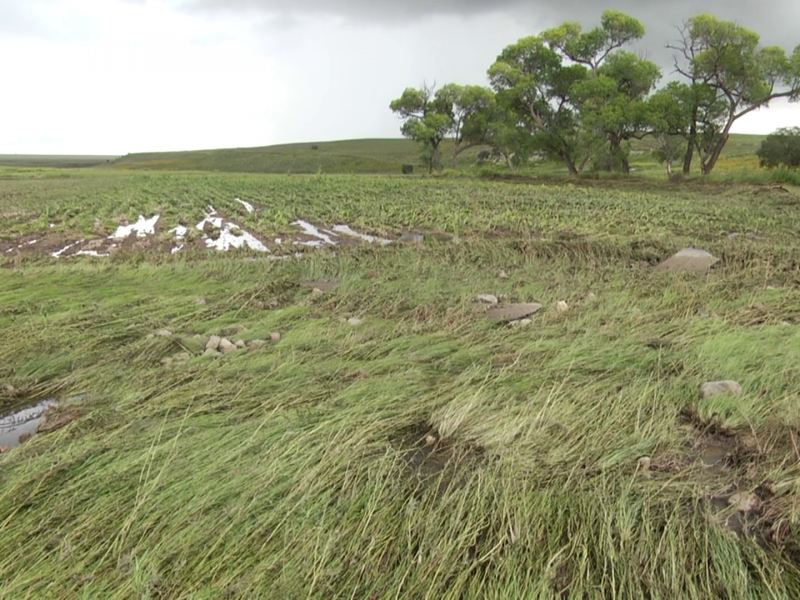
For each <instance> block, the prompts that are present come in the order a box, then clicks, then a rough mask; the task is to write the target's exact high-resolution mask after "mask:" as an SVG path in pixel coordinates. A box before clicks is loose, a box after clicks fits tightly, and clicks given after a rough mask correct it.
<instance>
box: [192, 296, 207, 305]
mask: <svg viewBox="0 0 800 600" xmlns="http://www.w3.org/2000/svg"><path fill="white" fill-rule="evenodd" d="M194 305H195V306H205V305H206V299H205V298H198V299H197V300H195V301H194Z"/></svg>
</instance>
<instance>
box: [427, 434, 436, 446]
mask: <svg viewBox="0 0 800 600" xmlns="http://www.w3.org/2000/svg"><path fill="white" fill-rule="evenodd" d="M437 441H438V440H437V439H436V436H435V435H428V436H426V437H425V445H426V446H433V445H434V444H435V443H436V442H437Z"/></svg>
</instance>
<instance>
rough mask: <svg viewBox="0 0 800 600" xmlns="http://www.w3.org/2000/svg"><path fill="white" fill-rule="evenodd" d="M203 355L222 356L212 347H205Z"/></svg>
mask: <svg viewBox="0 0 800 600" xmlns="http://www.w3.org/2000/svg"><path fill="white" fill-rule="evenodd" d="M203 356H211V357H213V358H217V357H218V356H222V354H220V353H219V352H218V351H217V350H214V348H206V351H205V352H203Z"/></svg>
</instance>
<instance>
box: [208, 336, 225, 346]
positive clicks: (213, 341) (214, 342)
mask: <svg viewBox="0 0 800 600" xmlns="http://www.w3.org/2000/svg"><path fill="white" fill-rule="evenodd" d="M221 341H222V338H221V337H219V336H218V335H212V336H211V337H210V338H208V342H207V343H206V350H216V349H217V348H219V344H220V342H221Z"/></svg>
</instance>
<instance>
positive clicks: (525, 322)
mask: <svg viewBox="0 0 800 600" xmlns="http://www.w3.org/2000/svg"><path fill="white" fill-rule="evenodd" d="M532 324H533V319H517V320H516V321H509V325H511V326H512V327H527V326H528V325H532Z"/></svg>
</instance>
